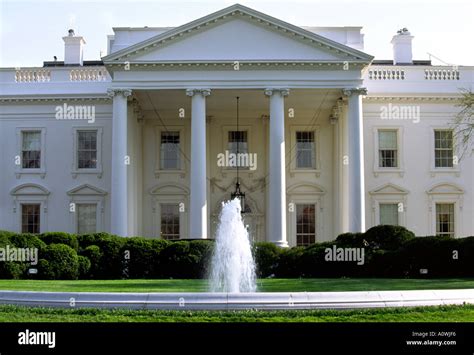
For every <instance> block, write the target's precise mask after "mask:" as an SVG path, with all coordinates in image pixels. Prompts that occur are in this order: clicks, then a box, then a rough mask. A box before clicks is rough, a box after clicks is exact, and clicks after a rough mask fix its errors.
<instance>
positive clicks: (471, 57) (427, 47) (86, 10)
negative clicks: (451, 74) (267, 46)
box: [0, 0, 474, 67]
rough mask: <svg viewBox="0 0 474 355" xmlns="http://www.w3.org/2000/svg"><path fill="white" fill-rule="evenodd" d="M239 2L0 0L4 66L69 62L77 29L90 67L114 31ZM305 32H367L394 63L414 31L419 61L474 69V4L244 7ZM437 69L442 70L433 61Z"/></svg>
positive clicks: (322, 2)
mask: <svg viewBox="0 0 474 355" xmlns="http://www.w3.org/2000/svg"><path fill="white" fill-rule="evenodd" d="M235 2H236V1H235V0H234V1H225V0H224V1H210V0H207V1H201V0H187V1H182V0H172V1H169V0H166V1H165V0H138V1H125V0H122V1H113V0H100V1H89V0H81V1H50V0H38V1H33V0H30V1H24V0H0V67H28V66H41V65H42V62H43V61H44V60H52V59H53V56H54V55H56V56H57V57H58V59H59V60H62V59H63V57H64V46H63V41H62V37H63V36H65V35H66V34H67V30H68V29H69V28H71V27H72V28H74V29H75V31H76V34H78V35H82V36H84V38H85V40H86V42H87V45H86V47H85V52H84V56H85V59H87V60H94V59H99V58H100V53H101V51H102V52H103V55H105V54H106V53H105V52H106V48H107V45H106V38H107V35H108V34H112V27H120V26H134V27H143V26H150V27H151V26H179V25H182V24H184V23H186V22H189V21H192V20H194V19H196V18H199V17H201V16H205V15H207V14H209V13H211V12H214V11H217V10H220V9H222V8H224V7H227V6H229V5H232V4H234V3H235ZM239 2H240V3H241V4H242V5H246V6H248V7H251V8H253V9H255V10H258V11H261V12H264V13H266V14H268V15H271V16H274V17H277V18H279V19H281V20H284V21H287V22H290V23H292V24H294V25H301V26H363V27H364V29H363V33H365V52H367V53H369V54H371V55H374V56H375V58H376V59H391V58H392V47H391V44H390V40H391V38H392V36H393V35H394V34H395V33H396V31H397V30H398V29H400V28H402V27H407V28H408V29H409V30H410V32H411V33H412V35H414V36H415V39H414V42H413V54H414V58H415V59H428V58H429V56H428V54H427V53H428V52H429V53H432V54H433V55H435V56H436V57H438V58H440V59H441V60H443V61H444V62H446V63H449V64H455V65H474V46H473V42H474V41H473V38H474V1H470V0H444V1H441V0H431V1H430V0H397V1H391V0H387V1H383V0H359V1H349V0H286V1H282V0H255V1H244V0H241V1H239ZM433 63H434V64H442V63H441V62H440V61H438V60H436V59H433Z"/></svg>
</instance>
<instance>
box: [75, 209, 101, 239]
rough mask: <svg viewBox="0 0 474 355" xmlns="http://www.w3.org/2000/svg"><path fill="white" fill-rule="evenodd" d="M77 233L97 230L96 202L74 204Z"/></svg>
mask: <svg viewBox="0 0 474 355" xmlns="http://www.w3.org/2000/svg"><path fill="white" fill-rule="evenodd" d="M76 212H77V234H87V233H95V232H97V204H95V203H81V204H77V205H76Z"/></svg>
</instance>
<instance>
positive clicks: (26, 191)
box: [10, 184, 50, 196]
mask: <svg viewBox="0 0 474 355" xmlns="http://www.w3.org/2000/svg"><path fill="white" fill-rule="evenodd" d="M10 194H11V195H13V196H20V195H29V196H48V195H49V194H50V191H49V190H48V189H47V188H46V187H44V186H41V185H38V184H22V185H19V186H17V187H15V188H14V189H13V190H11V192H10Z"/></svg>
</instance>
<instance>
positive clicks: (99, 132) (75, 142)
mask: <svg viewBox="0 0 474 355" xmlns="http://www.w3.org/2000/svg"><path fill="white" fill-rule="evenodd" d="M80 131H82V132H84V131H92V132H96V134H97V142H96V144H97V146H96V148H97V156H96V158H97V164H96V167H95V168H79V154H78V150H79V142H78V139H79V132H80ZM72 136H73V148H72V149H73V161H72V169H71V174H72V176H73V178H76V177H77V175H78V174H96V175H97V177H98V178H99V179H100V178H102V174H103V163H102V153H103V147H102V142H103V128H102V127H98V126H94V127H91V126H75V127H73V128H72Z"/></svg>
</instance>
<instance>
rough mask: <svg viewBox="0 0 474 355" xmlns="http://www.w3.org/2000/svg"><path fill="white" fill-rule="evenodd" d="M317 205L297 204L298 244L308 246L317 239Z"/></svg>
mask: <svg viewBox="0 0 474 355" xmlns="http://www.w3.org/2000/svg"><path fill="white" fill-rule="evenodd" d="M315 211H316V206H315V205H314V204H297V205H296V245H297V246H307V245H310V244H314V243H315V241H316V215H315Z"/></svg>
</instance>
